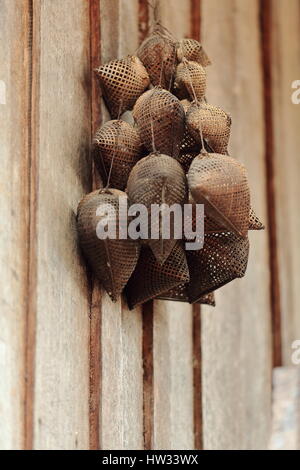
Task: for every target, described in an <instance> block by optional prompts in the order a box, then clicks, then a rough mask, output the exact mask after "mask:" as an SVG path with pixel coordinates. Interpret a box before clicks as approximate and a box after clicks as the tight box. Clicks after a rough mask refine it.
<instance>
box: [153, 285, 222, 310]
mask: <svg viewBox="0 0 300 470" xmlns="http://www.w3.org/2000/svg"><path fill="white" fill-rule="evenodd" d="M156 299H160V300H171V301H176V302H190V300H189V296H188V284H180V285H179V286H177V287H174V288H173V289H170V290H169V291H168V292H165V293H163V294H160V295H158V296H157V297H156ZM194 303H196V304H206V305H210V306H212V307H215V305H216V302H215V296H214V293H213V292H210V293H209V294H205V295H203V296H202V297H200V298H199V299H198V300H197V301H196V302H194Z"/></svg>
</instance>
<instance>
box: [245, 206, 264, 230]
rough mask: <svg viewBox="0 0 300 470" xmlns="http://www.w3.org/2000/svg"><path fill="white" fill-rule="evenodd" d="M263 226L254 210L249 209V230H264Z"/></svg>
mask: <svg viewBox="0 0 300 470" xmlns="http://www.w3.org/2000/svg"><path fill="white" fill-rule="evenodd" d="M264 228H265V226H264V224H263V223H262V222H261V221H260V220H259V218H258V217H257V215H256V214H255V212H254V210H253V209H252V208H251V209H250V215H249V230H264Z"/></svg>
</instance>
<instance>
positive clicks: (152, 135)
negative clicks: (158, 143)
mask: <svg viewBox="0 0 300 470" xmlns="http://www.w3.org/2000/svg"><path fill="white" fill-rule="evenodd" d="M155 92H156V88H153V91H152V93H151V96H150V97H149V108H150V117H151V121H150V125H151V140H152V142H151V143H152V151H153V153H157V150H156V147H155V135H154V120H153V114H152V106H151V99H152V98H153V95H154V93H155Z"/></svg>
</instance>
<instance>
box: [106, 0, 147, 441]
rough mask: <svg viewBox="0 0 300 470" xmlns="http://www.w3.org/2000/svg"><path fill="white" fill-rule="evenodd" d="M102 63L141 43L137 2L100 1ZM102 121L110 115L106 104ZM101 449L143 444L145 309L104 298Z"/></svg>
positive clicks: (119, 56)
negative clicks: (143, 313)
mask: <svg viewBox="0 0 300 470" xmlns="http://www.w3.org/2000/svg"><path fill="white" fill-rule="evenodd" d="M100 13H101V15H100V18H101V39H102V40H101V45H102V51H101V55H102V62H103V63H104V62H107V61H109V60H113V59H115V58H121V57H124V56H126V55H127V54H133V53H134V52H135V50H136V48H137V47H138V35H139V32H138V21H137V18H138V2H137V1H135V0H134V1H131V2H127V1H125V0H114V1H110V0H101V2H100ZM102 112H103V120H104V121H105V120H108V119H109V115H108V113H107V110H106V109H105V106H104V104H103V105H102ZM101 329H102V337H101V345H102V384H101V388H102V396H101V438H100V441H101V448H102V449H143V367H142V366H143V364H142V316H141V309H140V308H137V309H135V310H133V311H129V310H128V308H127V306H126V304H125V302H123V301H118V302H117V303H116V304H113V303H112V302H111V301H110V299H109V298H108V295H107V294H106V293H103V300H102V328H101Z"/></svg>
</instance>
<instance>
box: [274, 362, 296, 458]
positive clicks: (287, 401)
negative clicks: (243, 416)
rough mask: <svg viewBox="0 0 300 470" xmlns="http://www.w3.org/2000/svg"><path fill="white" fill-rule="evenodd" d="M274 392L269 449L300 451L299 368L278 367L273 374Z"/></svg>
mask: <svg viewBox="0 0 300 470" xmlns="http://www.w3.org/2000/svg"><path fill="white" fill-rule="evenodd" d="M273 390H274V392H273V405H272V409H273V419H272V432H271V439H270V444H269V449H270V450H299V449H300V369H299V367H291V366H290V367H276V368H275V369H274V372H273Z"/></svg>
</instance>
